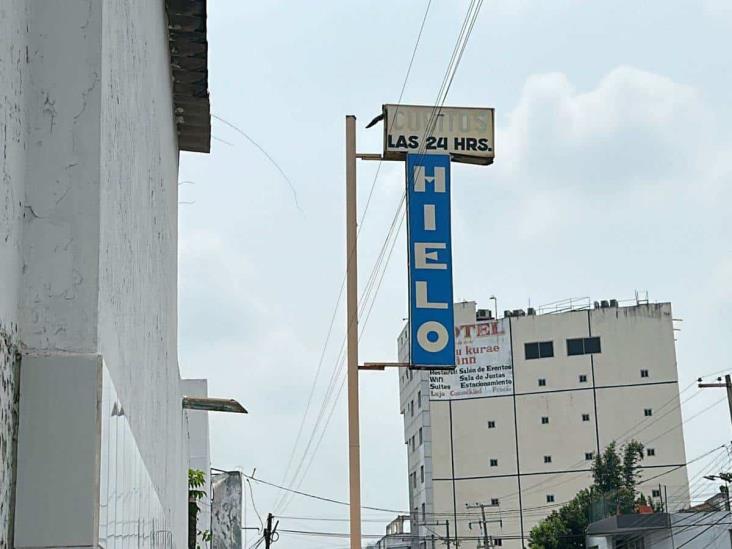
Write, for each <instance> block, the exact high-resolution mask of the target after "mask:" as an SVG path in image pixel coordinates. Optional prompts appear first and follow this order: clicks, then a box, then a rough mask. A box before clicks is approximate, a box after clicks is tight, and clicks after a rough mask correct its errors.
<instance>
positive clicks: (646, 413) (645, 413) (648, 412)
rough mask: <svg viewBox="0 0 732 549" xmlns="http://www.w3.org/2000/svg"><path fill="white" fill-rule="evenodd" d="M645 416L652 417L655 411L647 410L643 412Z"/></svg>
mask: <svg viewBox="0 0 732 549" xmlns="http://www.w3.org/2000/svg"><path fill="white" fill-rule="evenodd" d="M643 415H644V416H646V417H651V416H652V415H653V410H651V409H650V408H646V409H645V410H643Z"/></svg>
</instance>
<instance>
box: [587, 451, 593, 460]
mask: <svg viewBox="0 0 732 549" xmlns="http://www.w3.org/2000/svg"><path fill="white" fill-rule="evenodd" d="M594 457H595V454H593V453H592V452H585V461H592V460H593V459H594Z"/></svg>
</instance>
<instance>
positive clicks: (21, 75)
mask: <svg viewBox="0 0 732 549" xmlns="http://www.w3.org/2000/svg"><path fill="white" fill-rule="evenodd" d="M27 15H28V14H27V12H26V0H7V1H4V2H2V4H0V549H6V548H8V547H10V545H11V544H10V540H11V539H12V524H13V499H14V488H15V478H16V457H15V456H16V442H17V426H18V387H19V373H18V365H19V360H18V355H17V349H16V347H17V341H18V333H17V320H18V319H17V313H18V292H19V287H20V276H21V269H22V259H21V257H22V256H21V242H22V239H21V235H22V218H23V200H24V196H23V194H24V181H25V179H24V171H25V147H26V138H25V108H24V96H23V93H24V91H25V89H26V88H27V81H28V61H27V50H26V45H27V33H26V24H27Z"/></svg>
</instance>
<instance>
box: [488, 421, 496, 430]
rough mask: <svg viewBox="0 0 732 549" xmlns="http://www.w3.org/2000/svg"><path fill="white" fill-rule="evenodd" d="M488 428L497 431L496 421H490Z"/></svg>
mask: <svg viewBox="0 0 732 549" xmlns="http://www.w3.org/2000/svg"><path fill="white" fill-rule="evenodd" d="M488 428H489V429H495V428H496V422H495V421H489V422H488Z"/></svg>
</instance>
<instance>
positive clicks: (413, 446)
mask: <svg viewBox="0 0 732 549" xmlns="http://www.w3.org/2000/svg"><path fill="white" fill-rule="evenodd" d="M416 449H417V447H416V446H415V445H414V435H412V452H414V451H415V450H416Z"/></svg>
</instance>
